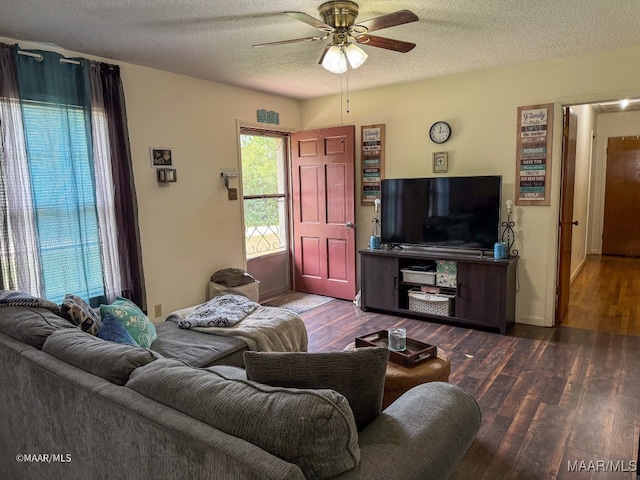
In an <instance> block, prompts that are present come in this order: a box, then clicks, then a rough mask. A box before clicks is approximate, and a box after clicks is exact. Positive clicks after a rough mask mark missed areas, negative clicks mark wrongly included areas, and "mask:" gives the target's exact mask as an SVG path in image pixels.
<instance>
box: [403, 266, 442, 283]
mask: <svg viewBox="0 0 640 480" xmlns="http://www.w3.org/2000/svg"><path fill="white" fill-rule="evenodd" d="M400 271H401V272H402V281H403V282H409V283H418V284H420V285H435V283H436V272H424V271H421V270H411V269H410V268H403V269H401V270H400Z"/></svg>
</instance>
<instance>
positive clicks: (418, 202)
mask: <svg viewBox="0 0 640 480" xmlns="http://www.w3.org/2000/svg"><path fill="white" fill-rule="evenodd" d="M501 195H502V177H501V176H497V175H495V176H474V177H438V178H394V179H385V180H382V185H381V192H380V203H381V211H380V224H381V229H380V235H381V241H382V243H384V244H388V245H418V246H424V247H445V248H464V249H471V250H489V249H493V244H494V243H495V242H497V241H498V236H499V230H500V205H502V201H501Z"/></svg>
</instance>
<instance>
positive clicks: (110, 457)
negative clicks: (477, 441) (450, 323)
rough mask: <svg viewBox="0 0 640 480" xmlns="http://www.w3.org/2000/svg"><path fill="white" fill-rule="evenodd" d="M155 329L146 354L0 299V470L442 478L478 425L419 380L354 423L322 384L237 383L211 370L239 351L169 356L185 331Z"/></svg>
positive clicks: (463, 405)
mask: <svg viewBox="0 0 640 480" xmlns="http://www.w3.org/2000/svg"><path fill="white" fill-rule="evenodd" d="M159 327H161V328H159V329H158V337H159V341H160V343H158V345H156V344H155V343H154V344H153V345H152V346H151V349H150V350H147V349H143V348H140V347H131V346H125V345H119V344H112V343H110V342H105V341H103V340H101V339H98V338H96V337H92V336H90V335H88V334H85V333H84V332H81V331H80V330H79V329H77V328H76V327H74V326H73V325H72V324H71V323H69V322H67V321H66V320H63V319H62V318H60V317H58V316H57V315H55V314H54V313H52V312H50V311H48V310H45V309H42V308H29V307H2V308H0V365H1V368H0V385H2V388H0V478H3V479H4V478H7V479H42V478H47V479H51V480H53V479H65V480H66V479H83V480H84V479H118V480H121V479H127V480H129V479H205V478H206V479H209V478H210V479H244V478H247V479H278V480H280V479H304V478H337V479H345V480H350V479H361V480H365V479H366V480H372V479H373V480H374V479H385V480H389V479H396V478H397V479H402V480H408V479H441V478H442V479H444V478H447V477H448V476H449V475H450V473H451V472H452V471H453V469H454V468H455V466H456V465H457V463H458V462H459V461H460V459H461V458H462V457H463V455H464V454H465V452H466V451H467V449H468V448H469V446H470V444H471V442H472V441H473V439H474V437H475V435H476V433H477V431H478V429H479V426H480V410H479V408H478V406H477V403H476V402H475V400H474V399H473V398H472V397H471V396H470V395H468V394H467V393H465V392H464V391H462V390H461V389H459V388H457V387H455V386H453V385H450V384H446V383H430V384H425V385H421V386H418V387H415V388H413V389H412V390H410V391H409V392H407V393H406V394H405V395H403V396H402V397H401V398H400V399H398V400H397V401H396V402H394V403H393V404H392V405H390V406H389V407H388V408H387V409H386V410H384V411H383V412H382V413H381V414H380V415H379V416H377V417H376V418H375V419H374V420H373V421H372V422H371V423H370V424H369V425H368V426H367V427H366V428H364V429H363V430H362V431H360V432H357V430H356V428H355V424H354V420H353V415H352V414H351V412H350V410H349V404H348V402H347V401H346V400H345V398H344V397H343V396H342V395H340V394H338V393H336V392H335V391H332V390H315V391H310V390H300V389H284V388H276V387H269V386H266V385H263V384H259V383H257V382H251V381H248V380H246V374H245V373H244V370H242V369H240V368H237V367H233V366H221V365H220V363H225V357H226V358H227V360H229V363H231V364H238V361H239V358H240V357H238V352H241V351H243V350H244V347H243V346H242V345H241V344H237V343H235V342H231V344H227V345H226V347H228V348H226V347H225V345H223V344H221V343H220V342H221V339H219V338H209V337H212V336H211V335H199V336H197V337H195V338H189V341H192V342H195V343H196V344H197V345H199V346H198V347H197V348H195V350H196V351H199V352H200V354H196V353H197V352H196V353H194V351H192V352H190V353H188V354H186V355H187V357H186V359H185V357H184V356H183V357H182V358H180V357H181V355H185V350H187V349H185V345H187V344H188V343H189V342H188V341H187V340H185V337H182V338H177V337H176V336H178V337H179V336H180V335H182V334H184V332H176V331H174V330H173V328H172V327H173V326H172V325H167V326H162V325H159ZM186 334H187V335H191V334H195V332H187V333H186ZM172 336H173V338H172ZM229 340H230V339H224V342H227V341H229ZM231 340H232V339H231ZM207 342H212V343H211V344H210V345H208V346H207ZM224 342H223V343H224ZM156 346H157V347H159V348H158V350H162V351H163V353H160V352H158V351H154V348H155V347H156ZM207 352H208V353H207ZM207 355H209V359H208V360H207V358H206V357H207ZM214 357H215V358H214ZM212 365H213V366H212ZM196 367H201V368H196ZM223 430H224V431H223ZM225 432H226V433H225ZM261 446H262V447H264V448H261ZM291 449H293V450H294V451H295V452H298V454H299V453H300V452H303V454H301V455H299V456H296V455H297V454H296V455H293V457H292V456H291V454H290V453H289V451H290V450H291ZM268 450H269V451H268ZM270 451H271V452H272V453H270ZM273 452H276V453H278V454H280V452H283V453H282V455H281V456H278V455H276V454H274V453H273ZM282 457H285V458H287V459H284V458H282ZM287 460H289V461H287ZM332 469H333V470H332ZM334 470H335V475H334V474H331V473H329V475H332V476H331V477H329V476H327V475H328V473H327V472H332V471H334Z"/></svg>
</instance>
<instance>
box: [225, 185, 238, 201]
mask: <svg viewBox="0 0 640 480" xmlns="http://www.w3.org/2000/svg"><path fill="white" fill-rule="evenodd" d="M227 192H228V198H229V200H237V199H238V189H237V188H230V189H229V190H227Z"/></svg>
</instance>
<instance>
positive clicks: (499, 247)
mask: <svg viewBox="0 0 640 480" xmlns="http://www.w3.org/2000/svg"><path fill="white" fill-rule="evenodd" d="M508 257H509V254H508V252H507V244H506V243H504V242H496V243H495V244H494V245H493V258H508Z"/></svg>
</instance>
